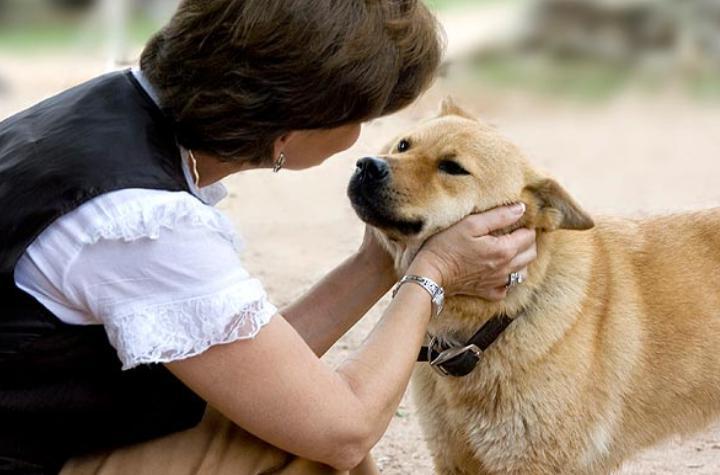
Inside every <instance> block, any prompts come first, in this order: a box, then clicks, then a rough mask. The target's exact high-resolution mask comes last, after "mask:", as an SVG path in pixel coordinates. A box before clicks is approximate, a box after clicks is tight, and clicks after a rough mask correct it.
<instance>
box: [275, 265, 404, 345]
mask: <svg viewBox="0 0 720 475" xmlns="http://www.w3.org/2000/svg"><path fill="white" fill-rule="evenodd" d="M394 282H395V274H394V271H393V269H392V267H391V265H390V261H389V260H388V259H382V258H375V257H374V256H371V255H367V254H365V253H362V252H358V253H356V254H353V255H352V256H350V257H348V258H347V259H346V260H345V261H344V262H343V263H342V264H340V265H339V266H338V267H336V268H335V269H334V270H333V271H332V272H330V273H329V274H328V275H327V276H325V277H324V278H323V279H322V280H321V281H320V282H318V283H317V284H316V285H315V286H314V287H313V288H312V289H310V290H309V291H308V292H307V293H306V294H305V295H303V296H302V297H301V298H299V299H298V300H297V301H296V302H294V303H292V304H290V305H289V306H288V307H286V308H284V309H283V310H282V312H281V313H282V314H283V316H284V317H285V319H286V320H287V321H288V322H289V323H290V324H291V325H292V326H293V327H294V328H295V331H297V332H298V333H299V334H300V336H302V338H303V339H304V340H305V342H306V343H307V344H308V346H309V347H310V348H311V349H312V350H313V351H314V352H315V354H317V355H318V356H321V355H323V354H324V353H325V352H326V351H327V350H328V349H329V348H330V347H331V346H332V345H333V344H334V343H335V342H336V341H337V340H338V339H339V338H340V337H341V336H342V335H344V334H345V333H346V332H347V331H348V330H349V329H350V328H351V327H352V326H353V325H354V324H355V323H356V322H357V321H358V320H359V319H360V318H361V317H362V316H363V315H365V313H367V311H368V310H369V309H370V308H371V307H372V306H373V305H374V304H375V303H376V302H377V301H378V300H379V299H380V297H382V296H383V295H384V294H385V292H387V291H388V289H389V288H390V287H391V286H392V284H393V283H394Z"/></svg>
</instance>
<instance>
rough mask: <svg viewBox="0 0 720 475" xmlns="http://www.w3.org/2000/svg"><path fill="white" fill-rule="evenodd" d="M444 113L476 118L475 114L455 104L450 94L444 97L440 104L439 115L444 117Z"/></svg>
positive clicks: (471, 118)
mask: <svg viewBox="0 0 720 475" xmlns="http://www.w3.org/2000/svg"><path fill="white" fill-rule="evenodd" d="M446 115H456V116H459V117H464V118H466V119H470V120H476V118H475V116H473V115H472V114H471V113H469V112H468V111H466V110H465V109H463V108H462V107H460V106H459V105H457V103H456V102H455V99H453V97H452V96H447V97H445V99H443V101H442V104H440V117H445V116H446Z"/></svg>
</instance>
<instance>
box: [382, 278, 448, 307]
mask: <svg viewBox="0 0 720 475" xmlns="http://www.w3.org/2000/svg"><path fill="white" fill-rule="evenodd" d="M406 282H412V283H413V284H417V285H419V286H420V287H422V288H423V289H425V290H427V293H429V294H430V298H431V302H432V309H433V316H435V317H437V316H438V315H440V312H442V309H443V305H445V291H444V290H443V288H442V287H440V286H439V285H438V284H436V283H435V282H434V281H433V280H432V279H428V278H427V277H420V276H419V275H405V276H403V278H402V279H400V282H398V283H397V285H396V286H395V288H394V289H393V293H392V296H393V298H395V295H396V294H397V293H398V290H400V286H401V285H403V284H404V283H406Z"/></svg>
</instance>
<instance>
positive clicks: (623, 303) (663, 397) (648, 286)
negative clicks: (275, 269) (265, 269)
mask: <svg viewBox="0 0 720 475" xmlns="http://www.w3.org/2000/svg"><path fill="white" fill-rule="evenodd" d="M364 160H366V161H367V160H372V162H368V163H365V164H361V165H363V166H368V165H369V166H370V170H369V171H368V170H360V171H359V172H358V173H357V174H356V176H355V177H353V180H352V181H351V184H350V188H349V195H350V197H351V200H352V202H353V205H354V207H355V209H356V211H357V212H358V214H359V215H360V217H361V218H362V219H363V220H365V221H366V222H368V223H369V224H371V225H373V226H374V227H375V228H376V229H377V230H378V231H379V233H378V234H379V236H380V237H381V240H382V241H383V242H384V244H385V245H386V246H387V248H388V249H389V250H390V251H391V252H392V253H393V254H394V256H395V257H396V263H397V270H398V274H399V275H401V274H403V273H404V271H405V269H406V267H407V265H408V263H409V262H410V260H411V259H412V257H413V255H414V254H415V252H416V251H417V249H418V248H419V247H420V246H421V244H422V243H423V242H424V241H425V240H426V239H427V238H428V237H429V236H431V235H433V234H434V233H436V232H437V231H439V230H441V229H444V228H446V227H448V226H450V225H451V224H453V223H455V222H457V221H458V220H460V219H461V218H463V217H464V216H466V215H468V214H470V213H473V212H477V211H482V210H487V209H491V208H494V207H496V206H498V205H501V204H507V203H513V202H517V201H523V202H524V203H526V204H527V207H528V210H527V213H526V215H525V218H524V219H523V220H522V221H521V223H520V224H522V225H523V226H526V227H531V228H535V229H537V231H538V238H537V245H538V259H537V261H536V262H534V263H533V264H532V265H531V266H530V268H529V278H528V280H527V282H525V283H524V284H522V285H520V286H519V287H516V288H514V289H511V291H510V292H509V294H508V297H507V298H506V299H505V300H504V301H503V302H500V303H491V302H488V301H484V300H482V299H477V298H469V297H462V296H458V297H451V298H448V299H447V301H446V307H445V310H444V311H443V313H442V314H441V315H440V317H438V318H434V319H433V320H432V322H431V324H430V327H429V333H430V334H431V335H434V336H437V337H440V338H442V339H444V340H445V341H449V342H453V343H454V344H457V345H460V344H463V343H464V342H466V341H467V340H468V338H469V337H470V336H471V335H473V334H474V333H475V332H476V331H477V330H478V328H479V327H480V326H481V325H482V324H483V323H484V322H485V321H487V320H488V319H490V318H491V317H492V316H494V315H498V314H506V315H508V316H511V317H513V318H514V320H513V322H512V323H511V324H510V325H509V327H508V328H507V329H506V330H505V331H504V333H502V334H501V335H500V336H499V338H498V339H497V340H495V342H494V343H493V344H492V345H491V346H490V347H489V348H488V350H487V351H486V352H485V353H484V354H483V356H482V358H481V359H480V361H479V363H478V364H477V366H476V367H475V369H474V370H473V371H472V372H471V373H470V374H469V375H467V376H465V377H453V376H442V375H440V374H438V373H437V372H435V371H433V370H432V369H431V368H430V367H429V365H427V364H421V365H418V368H417V371H416V373H415V377H414V384H413V389H414V396H415V398H416V401H417V403H418V405H419V408H420V415H421V422H422V425H423V428H424V431H425V436H426V439H427V441H428V444H429V445H430V448H431V451H432V454H433V457H434V460H435V465H436V469H437V471H438V472H439V473H443V474H473V475H475V474H482V473H528V474H545V473H547V474H556V473H573V474H575V473H607V472H610V471H612V470H614V469H616V468H618V467H619V465H620V464H621V463H622V462H623V460H625V459H626V458H627V457H629V456H631V455H632V454H634V453H636V452H637V451H638V450H640V449H642V448H644V447H647V446H649V445H652V444H654V443H656V442H658V441H660V440H661V439H663V438H665V437H667V436H668V435H670V434H674V433H682V432H691V431H695V430H698V429H700V428H702V427H704V426H705V425H706V424H707V423H708V422H709V421H710V420H711V419H712V418H713V417H714V416H716V415H717V414H718V412H719V410H720V210H709V211H702V212H697V213H692V214H680V215H673V216H667V217H660V218H654V219H647V220H629V219H615V218H599V219H597V224H596V225H595V226H594V227H593V221H592V220H591V219H590V217H589V216H588V215H587V214H586V213H585V212H584V211H583V210H582V209H580V207H579V206H578V205H577V204H576V203H575V202H574V201H573V200H572V199H571V198H570V197H569V196H568V194H567V193H566V192H565V191H564V190H563V189H562V188H561V187H560V186H559V185H558V184H557V183H556V182H555V181H553V180H551V179H548V178H546V177H544V176H542V175H540V174H539V173H538V172H536V171H535V170H533V168H531V166H530V165H529V164H528V162H527V161H526V160H525V159H524V158H523V155H522V153H521V152H520V151H519V150H518V149H517V148H516V147H515V146H514V145H513V144H511V143H510V142H508V141H507V140H505V139H504V138H502V137H501V136H499V134H498V133H497V132H496V130H495V129H493V128H492V127H488V126H486V125H483V124H482V123H480V122H478V121H477V120H475V119H473V118H472V117H470V116H469V115H468V114H467V113H465V112H463V111H462V110H460V109H459V108H458V107H457V106H455V105H454V104H453V103H452V102H446V103H445V104H444V105H443V109H442V114H441V116H440V117H439V118H436V119H433V120H430V121H428V122H425V123H424V124H421V125H420V126H418V127H417V128H416V129H415V130H412V131H411V132H409V133H408V134H406V135H404V136H402V137H401V138H399V139H398V140H396V141H395V142H394V143H393V144H392V146H391V147H390V148H389V149H387V150H386V153H384V154H383V155H382V156H381V157H379V158H375V159H364Z"/></svg>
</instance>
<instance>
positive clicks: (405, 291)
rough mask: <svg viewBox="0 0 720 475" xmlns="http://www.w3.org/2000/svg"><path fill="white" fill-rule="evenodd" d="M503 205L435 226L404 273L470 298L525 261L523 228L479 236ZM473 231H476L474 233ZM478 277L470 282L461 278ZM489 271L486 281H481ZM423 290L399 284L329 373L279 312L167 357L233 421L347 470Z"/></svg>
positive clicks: (388, 408)
mask: <svg viewBox="0 0 720 475" xmlns="http://www.w3.org/2000/svg"><path fill="white" fill-rule="evenodd" d="M518 217H519V215H517V214H513V213H511V212H509V211H507V209H502V210H498V211H491V212H488V213H485V214H484V215H478V216H476V217H473V218H472V219H469V220H466V221H464V222H462V223H460V224H459V225H456V226H455V227H453V228H451V229H450V230H448V231H445V232H444V233H441V235H439V236H438V237H436V238H433V240H431V242H429V243H428V245H427V246H426V248H424V249H425V250H421V252H420V253H419V254H418V256H417V257H416V259H415V261H414V262H413V263H412V264H411V267H410V269H409V272H410V273H414V274H419V275H424V276H427V277H430V278H432V279H434V280H436V281H437V282H438V283H440V284H441V285H443V286H445V287H446V290H447V291H448V293H450V294H452V293H455V292H457V291H462V292H463V293H470V294H473V295H477V294H478V293H482V292H484V291H486V290H487V286H488V285H489V286H491V287H497V286H498V285H499V284H500V283H502V282H504V279H505V278H506V276H507V271H508V270H520V269H522V268H524V267H525V266H526V265H527V264H528V263H529V262H530V261H531V260H532V259H533V256H534V254H533V252H528V249H533V248H534V246H533V241H534V236H533V234H532V233H531V232H529V231H527V230H520V231H516V232H515V233H513V234H511V235H508V236H503V237H492V236H488V235H486V234H487V232H489V231H491V230H494V229H501V228H504V227H506V226H508V225H510V224H512V223H513V222H514V221H515V220H517V218H518ZM478 236H480V237H478ZM473 275H483V276H484V277H483V279H480V280H479V281H481V282H483V284H482V285H481V286H479V287H477V288H473V287H472V286H469V285H468V283H467V282H468V277H471V276H473ZM490 277H492V278H490ZM430 308H431V305H430V297H429V295H428V293H427V292H425V290H424V289H422V288H420V287H418V286H416V285H404V286H403V287H402V288H401V289H400V291H399V292H398V294H397V296H396V298H395V299H394V300H393V302H392V303H391V304H390V305H389V307H388V308H387V310H386V311H385V313H384V314H383V316H382V318H381V320H380V322H379V323H378V324H377V326H376V327H375V329H374V330H373V332H372V333H371V335H370V336H369V337H368V339H367V341H366V342H365V343H364V344H363V345H362V347H361V348H360V349H359V350H358V351H357V352H356V353H355V354H354V355H352V356H351V357H350V358H348V359H347V360H346V361H345V362H344V363H343V364H342V365H341V366H340V367H339V368H338V369H337V370H333V369H331V368H329V367H328V366H327V365H326V364H325V363H324V362H323V361H321V360H320V359H318V357H317V356H316V354H315V353H314V352H313V351H312V350H311V349H310V347H309V346H308V345H307V344H306V343H305V341H304V340H303V338H302V337H301V336H300V335H299V334H298V332H297V331H295V329H294V328H293V327H292V326H291V325H290V324H288V322H287V321H286V320H285V319H284V318H282V317H281V316H279V315H278V316H276V317H275V318H274V319H273V321H272V322H270V323H269V324H268V325H267V326H266V327H265V328H263V330H262V331H261V332H260V333H259V334H258V336H257V337H256V338H255V339H253V340H246V341H238V342H235V343H231V344H227V345H218V346H215V347H213V348H211V349H210V350H208V351H206V352H204V353H202V354H200V355H198V356H195V357H192V358H188V359H186V360H182V361H177V362H173V363H169V364H167V367H168V368H169V369H170V371H172V372H173V373H174V374H175V375H177V376H178V377H179V378H180V379H181V380H182V381H183V382H185V384H187V385H188V386H189V387H190V388H191V389H193V390H194V391H195V392H197V393H198V394H199V395H200V396H201V397H203V398H204V399H206V400H207V401H208V402H209V403H210V404H211V405H213V406H215V407H216V408H217V409H219V410H220V411H221V412H222V413H223V414H225V415H226V416H227V417H228V418H230V419H231V420H233V421H234V422H235V423H236V424H238V425H239V426H241V427H243V428H244V429H246V430H248V431H249V432H251V433H253V434H255V435H256V436H258V437H260V438H261V439H263V440H265V441H267V442H269V443H271V444H273V445H275V446H277V447H279V448H281V449H283V450H286V451H288V452H291V453H294V454H297V455H299V456H302V457H305V458H308V459H311V460H315V461H319V462H323V463H326V464H329V465H331V466H333V467H335V468H337V469H341V470H347V469H350V468H352V467H354V466H356V465H357V464H358V463H360V461H361V460H362V459H363V458H364V457H365V456H366V455H367V453H368V452H369V451H370V449H371V447H372V446H373V445H375V443H376V442H377V441H378V440H379V439H380V437H381V436H382V434H383V433H384V432H385V430H386V428H387V425H388V424H389V422H390V420H391V419H392V416H393V414H394V411H395V408H396V407H397V405H398V403H399V401H400V398H401V397H402V394H403V392H404V390H405V387H406V386H407V383H408V380H409V378H410V374H411V372H412V369H413V367H414V364H415V358H416V356H417V351H418V348H419V347H420V345H421V343H422V340H423V338H424V334H425V330H426V327H427V324H428V321H429V319H430Z"/></svg>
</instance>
